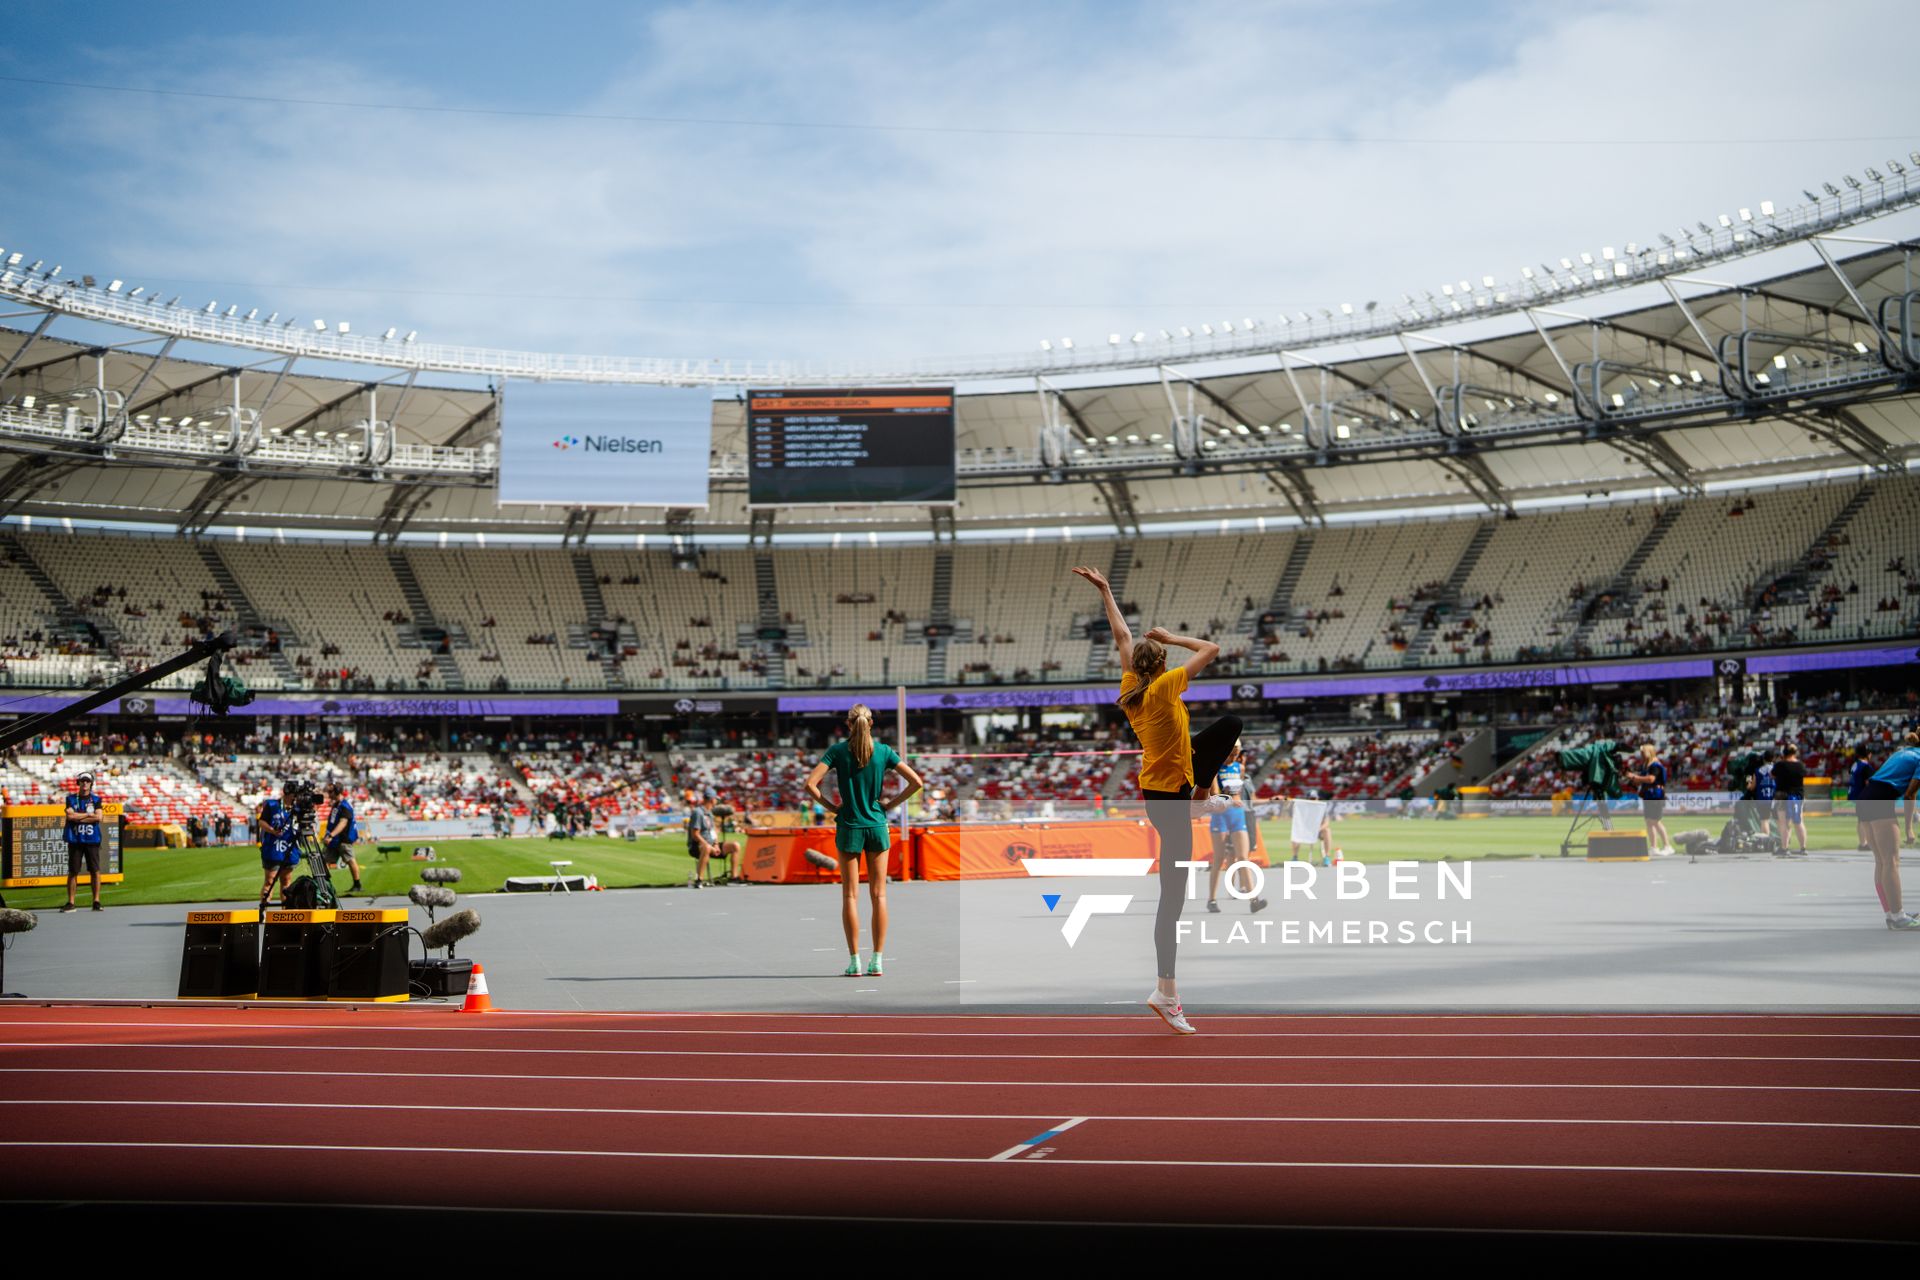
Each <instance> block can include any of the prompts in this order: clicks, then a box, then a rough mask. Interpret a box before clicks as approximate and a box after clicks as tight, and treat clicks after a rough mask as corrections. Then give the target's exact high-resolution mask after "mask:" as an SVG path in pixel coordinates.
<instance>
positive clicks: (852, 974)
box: [840, 955, 860, 978]
mask: <svg viewBox="0 0 1920 1280" xmlns="http://www.w3.org/2000/svg"><path fill="white" fill-rule="evenodd" d="M840 976H841V977H843V978H857V977H859V976H860V957H859V956H857V955H855V956H849V957H847V967H846V968H844V969H842V970H841V971H840Z"/></svg>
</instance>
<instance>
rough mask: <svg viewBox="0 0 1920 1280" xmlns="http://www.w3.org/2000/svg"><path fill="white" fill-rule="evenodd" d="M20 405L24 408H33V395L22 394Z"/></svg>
mask: <svg viewBox="0 0 1920 1280" xmlns="http://www.w3.org/2000/svg"><path fill="white" fill-rule="evenodd" d="M20 407H21V408H23V409H31V408H33V397H32V396H31V395H24V396H21V397H20Z"/></svg>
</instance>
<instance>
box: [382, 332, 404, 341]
mask: <svg viewBox="0 0 1920 1280" xmlns="http://www.w3.org/2000/svg"><path fill="white" fill-rule="evenodd" d="M398 332H400V331H399V330H398V329H389V330H387V331H386V332H385V333H383V334H381V335H380V340H381V341H382V342H392V341H393V335H394V334H396V333H398Z"/></svg>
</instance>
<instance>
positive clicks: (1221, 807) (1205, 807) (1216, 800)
mask: <svg viewBox="0 0 1920 1280" xmlns="http://www.w3.org/2000/svg"><path fill="white" fill-rule="evenodd" d="M1231 808H1233V801H1232V800H1231V799H1229V798H1228V797H1226V796H1219V795H1215V796H1208V797H1207V798H1206V799H1204V800H1195V801H1194V802H1193V814H1194V816H1195V817H1196V818H1197V817H1200V816H1201V815H1203V814H1210V813H1225V812H1226V811H1227V810H1229V809H1231Z"/></svg>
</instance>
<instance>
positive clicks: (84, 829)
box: [60, 773, 105, 915]
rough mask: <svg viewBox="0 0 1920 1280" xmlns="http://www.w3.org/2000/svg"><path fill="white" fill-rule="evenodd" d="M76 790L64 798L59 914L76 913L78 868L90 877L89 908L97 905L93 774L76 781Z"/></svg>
mask: <svg viewBox="0 0 1920 1280" xmlns="http://www.w3.org/2000/svg"><path fill="white" fill-rule="evenodd" d="M75 785H76V786H77V787H78V788H79V790H77V791H75V792H74V793H73V794H71V795H69V796H68V797H67V905H66V906H64V907H61V908H60V912H61V914H62V915H64V914H66V913H67V912H69V911H74V910H77V908H76V907H75V906H74V905H73V891H74V889H75V888H76V887H77V886H78V884H79V882H80V868H81V867H83V866H84V867H86V869H87V872H88V874H90V875H91V876H92V877H93V909H94V910H95V911H103V910H105V908H104V907H102V906H101V905H100V797H99V796H97V795H95V794H93V775H92V774H90V773H83V774H81V775H80V777H79V778H78V779H77V780H76V782H75Z"/></svg>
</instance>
